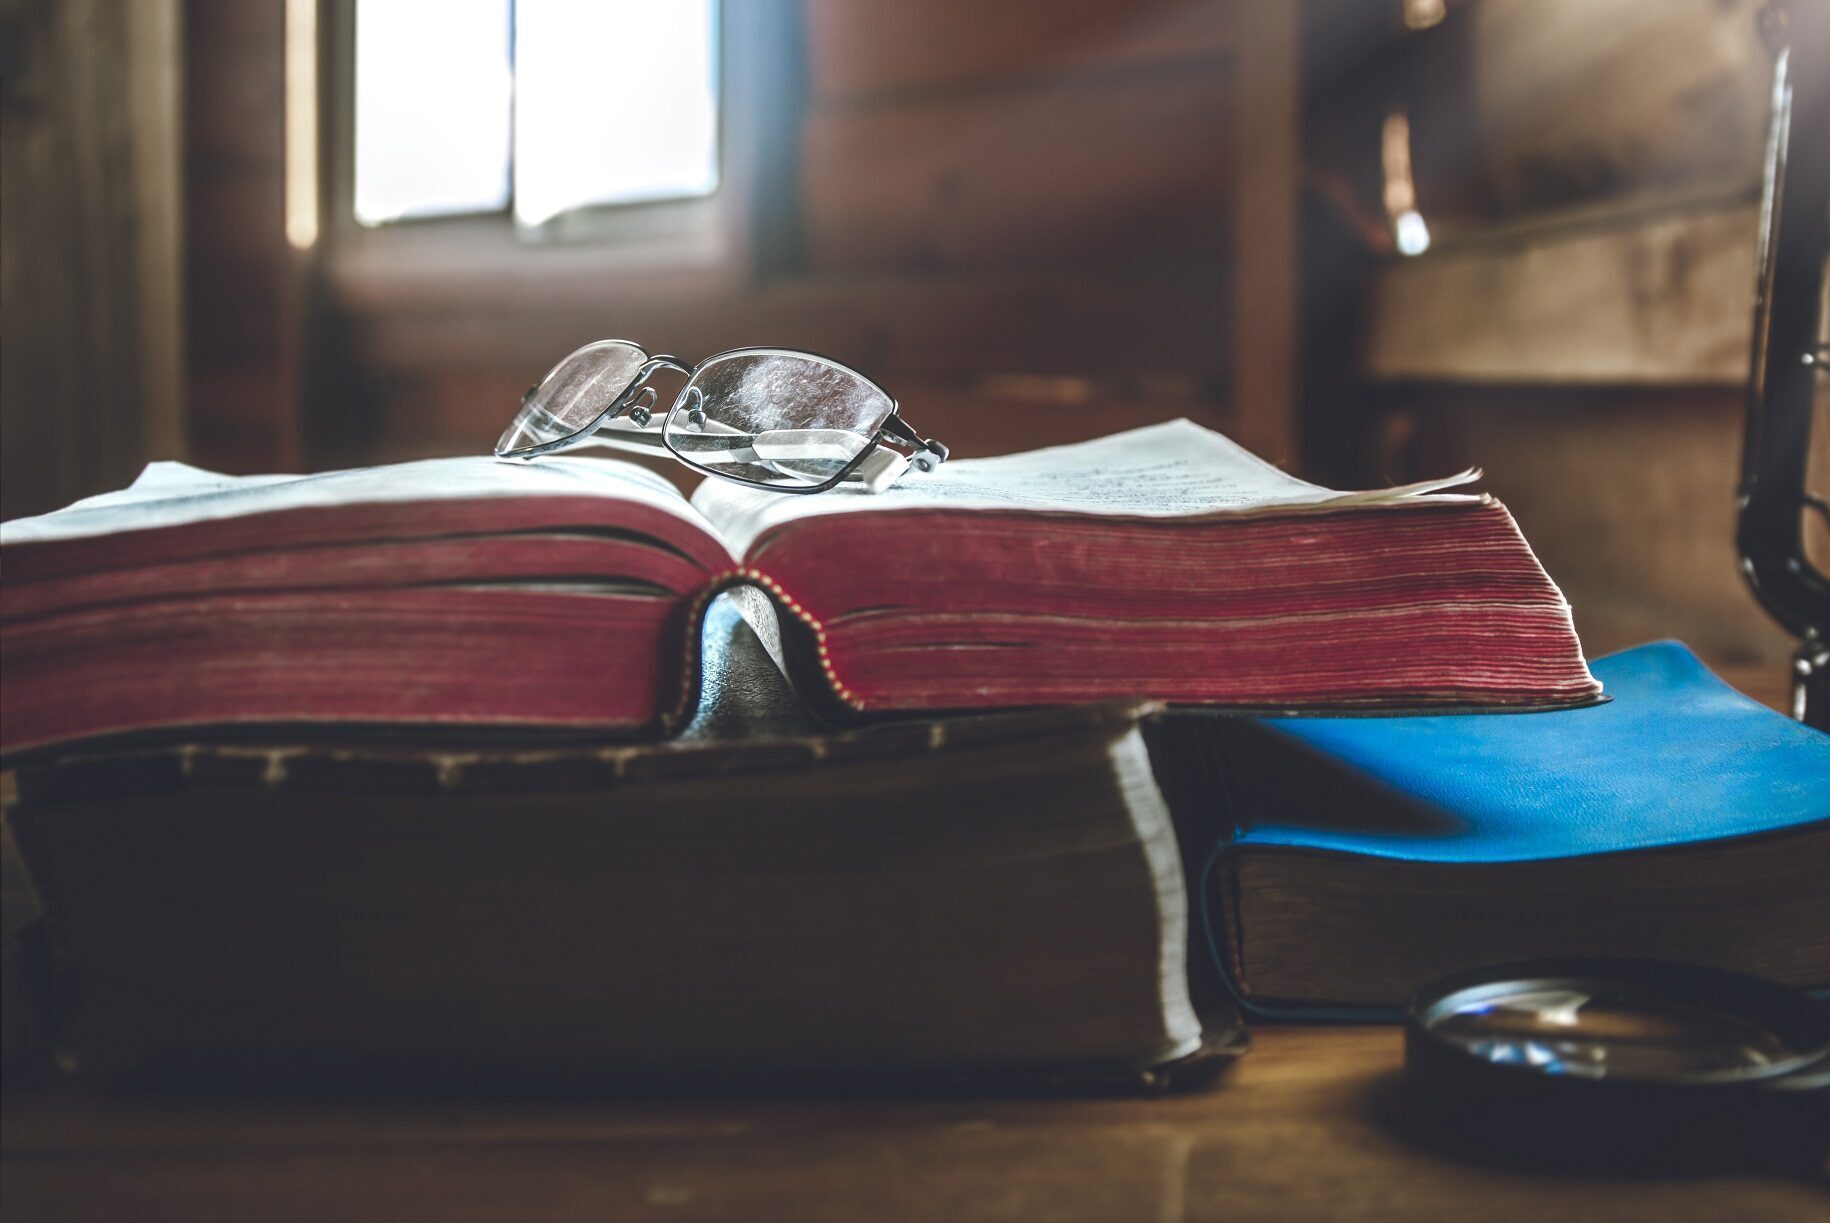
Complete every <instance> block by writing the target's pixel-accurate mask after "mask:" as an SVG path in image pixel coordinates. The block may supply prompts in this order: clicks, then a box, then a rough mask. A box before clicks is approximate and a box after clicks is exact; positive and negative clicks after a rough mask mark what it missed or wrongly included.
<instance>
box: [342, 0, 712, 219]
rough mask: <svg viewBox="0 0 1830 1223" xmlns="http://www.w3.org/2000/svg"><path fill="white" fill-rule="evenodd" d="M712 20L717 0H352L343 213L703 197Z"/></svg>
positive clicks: (525, 212)
mask: <svg viewBox="0 0 1830 1223" xmlns="http://www.w3.org/2000/svg"><path fill="white" fill-rule="evenodd" d="M717 25H718V4H717V0H671V2H669V3H653V2H652V0H357V3H356V16H355V181H354V199H353V204H354V212H355V217H356V220H357V222H358V223H360V224H362V225H365V226H378V225H385V224H388V223H390V222H394V221H401V220H406V219H411V218H420V217H437V216H455V215H464V214H477V213H505V212H509V213H512V214H513V216H514V219H515V222H516V223H517V225H519V226H522V227H527V228H538V227H540V226H543V225H546V224H548V223H549V222H552V221H554V220H556V219H558V218H561V217H564V216H567V215H569V214H573V213H576V212H578V211H580V210H583V209H589V208H597V207H603V206H609V205H619V204H635V203H644V202H650V201H658V200H673V199H685V198H692V197H698V196H705V195H709V194H711V193H712V192H713V191H714V190H716V189H717V186H718V136H719V133H718V63H717V35H718V30H717Z"/></svg>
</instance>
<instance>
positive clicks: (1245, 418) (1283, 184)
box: [1214, 4, 1302, 465]
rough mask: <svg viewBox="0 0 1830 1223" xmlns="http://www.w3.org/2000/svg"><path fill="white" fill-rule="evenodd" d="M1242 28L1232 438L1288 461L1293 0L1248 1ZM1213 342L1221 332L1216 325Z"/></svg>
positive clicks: (1297, 131)
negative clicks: (1283, 0) (1285, 0)
mask: <svg viewBox="0 0 1830 1223" xmlns="http://www.w3.org/2000/svg"><path fill="white" fill-rule="evenodd" d="M1239 37H1240V42H1241V44H1242V45H1246V46H1250V47H1251V48H1252V53H1251V54H1250V55H1245V56H1241V57H1240V60H1239V82H1238V86H1237V90H1238V92H1237V95H1236V96H1237V98H1238V105H1237V106H1236V107H1234V110H1233V120H1234V122H1235V123H1236V124H1237V125H1238V146H1239V168H1238V181H1239V183H1240V184H1241V190H1240V191H1239V194H1238V199H1237V201H1236V203H1235V205H1234V208H1233V211H1232V222H1233V225H1232V247H1233V263H1234V266H1235V267H1236V269H1237V277H1236V280H1235V288H1234V293H1235V295H1236V300H1237V306H1236V308H1235V310H1234V312H1233V316H1232V320H1231V322H1232V330H1231V332H1230V339H1231V342H1232V343H1231V347H1232V350H1233V352H1234V353H1235V354H1236V372H1235V375H1234V385H1233V401H1234V403H1235V405H1236V411H1235V420H1236V422H1237V432H1236V433H1235V434H1234V435H1233V438H1234V440H1235V441H1237V442H1239V443H1240V444H1241V445H1243V446H1245V447H1246V448H1247V449H1248V450H1251V451H1252V452H1253V453H1255V454H1258V455H1261V456H1263V457H1264V458H1266V459H1269V460H1270V461H1271V462H1273V463H1280V464H1284V465H1293V464H1295V463H1296V461H1297V459H1298V457H1299V456H1298V454H1297V442H1296V344H1297V341H1296V332H1297V294H1298V291H1299V282H1300V279H1301V276H1300V273H1299V269H1298V265H1297V240H1296V225H1297V212H1298V198H1297V187H1298V179H1299V177H1300V161H1299V159H1300V156H1301V149H1302V131H1301V117H1300V116H1301V104H1300V99H1299V96H1298V88H1297V85H1298V82H1297V77H1298V72H1299V67H1298V52H1299V46H1298V32H1297V11H1296V6H1295V5H1289V4H1257V5H1248V6H1247V7H1246V8H1245V9H1244V10H1243V11H1242V13H1241V16H1240V31H1239ZM1214 342H1215V343H1224V342H1225V341H1224V340H1223V339H1222V338H1221V333H1216V334H1215V337H1214Z"/></svg>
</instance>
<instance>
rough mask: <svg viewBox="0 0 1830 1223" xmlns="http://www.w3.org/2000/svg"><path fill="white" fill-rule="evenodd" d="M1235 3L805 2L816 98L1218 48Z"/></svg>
mask: <svg viewBox="0 0 1830 1223" xmlns="http://www.w3.org/2000/svg"><path fill="white" fill-rule="evenodd" d="M1237 7H1238V0H998V2H997V3H993V4H986V3H984V2H983V0H921V2H920V3H909V2H908V0H809V2H808V4H807V10H806V11H807V45H808V61H809V62H808V76H809V82H810V91H811V94H812V98H813V100H814V102H815V103H816V104H818V105H835V104H853V103H859V102H867V101H879V100H882V99H885V98H893V97H896V96H898V95H905V94H909V93H914V92H921V91H934V92H943V91H948V90H957V89H960V88H965V87H973V86H981V85H991V86H999V85H1004V84H1008V83H1011V82H1013V81H1019V80H1024V79H1030V78H1035V77H1047V76H1053V75H1058V74H1062V73H1084V72H1087V71H1089V70H1098V69H1110V68H1122V67H1130V66H1137V65H1151V64H1159V63H1163V62H1165V61H1171V60H1178V59H1187V58H1191V57H1193V58H1201V57H1209V56H1216V55H1221V54H1224V53H1225V52H1227V51H1228V50H1229V49H1230V48H1231V47H1232V45H1233V31H1232V26H1233V12H1234V10H1235V9H1236V8H1237Z"/></svg>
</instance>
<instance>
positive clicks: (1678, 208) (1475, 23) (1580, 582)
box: [1358, 0, 1830, 676]
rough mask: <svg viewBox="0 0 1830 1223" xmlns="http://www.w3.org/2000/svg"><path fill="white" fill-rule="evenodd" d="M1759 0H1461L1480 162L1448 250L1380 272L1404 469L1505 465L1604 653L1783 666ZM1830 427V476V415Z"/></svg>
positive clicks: (1505, 482)
mask: <svg viewBox="0 0 1830 1223" xmlns="http://www.w3.org/2000/svg"><path fill="white" fill-rule="evenodd" d="M1760 9H1761V5H1759V4H1758V3H1755V2H1754V0H1669V2H1668V3H1661V4H1659V5H1644V4H1640V3H1638V2H1637V0H1474V2H1473V3H1471V4H1469V5H1467V6H1466V7H1465V8H1462V9H1457V10H1452V11H1451V21H1457V20H1459V21H1460V22H1461V23H1462V29H1461V30H1460V31H1459V32H1458V33H1457V34H1455V35H1454V36H1453V37H1450V38H1449V39H1447V40H1446V42H1445V45H1446V46H1448V47H1451V48H1455V47H1459V48H1460V53H1461V54H1464V55H1466V56H1467V62H1466V63H1465V64H1464V65H1462V66H1461V67H1460V68H1459V69H1456V70H1455V71H1454V72H1453V73H1451V75H1454V76H1457V77H1459V78H1460V79H1462V80H1465V81H1466V82H1467V86H1468V88H1467V89H1466V91H1465V93H1464V94H1463V102H1464V104H1465V105H1466V108H1467V112H1466V114H1467V122H1468V123H1469V124H1470V125H1471V130H1470V131H1469V133H1468V143H1467V145H1466V146H1465V147H1467V148H1468V149H1471V150H1473V151H1474V152H1475V153H1476V156H1475V157H1474V158H1473V160H1472V161H1471V162H1470V163H1468V164H1466V165H1463V166H1461V167H1459V168H1460V169H1461V170H1462V171H1463V177H1464V182H1463V189H1462V190H1460V191H1459V192H1456V193H1455V201H1454V207H1452V208H1450V209H1449V210H1448V211H1447V213H1446V214H1444V213H1440V212H1439V213H1436V214H1435V215H1434V217H1433V220H1434V221H1435V222H1436V224H1435V225H1434V226H1433V227H1434V228H1435V229H1436V231H1437V233H1438V235H1439V237H1440V239H1441V241H1439V243H1438V245H1437V248H1436V249H1433V250H1432V251H1430V252H1429V253H1427V254H1425V255H1424V256H1422V257H1421V258H1417V259H1412V260H1400V259H1389V260H1387V261H1386V262H1385V263H1384V264H1383V266H1381V267H1380V268H1379V270H1378V271H1377V273H1376V274H1375V276H1374V278H1373V280H1372V282H1371V284H1370V285H1369V305H1368V310H1367V312H1366V315H1365V318H1364V327H1363V330H1362V334H1361V340H1362V347H1361V350H1360V360H1359V362H1358V366H1359V369H1360V371H1361V374H1362V376H1363V377H1364V378H1365V380H1366V381H1365V384H1364V396H1365V399H1364V402H1365V403H1366V404H1367V405H1369V407H1372V408H1373V410H1376V411H1378V412H1380V413H1381V414H1382V415H1383V426H1382V427H1383V429H1384V434H1385V437H1386V439H1387V440H1388V442H1389V443H1390V445H1389V446H1388V451H1387V453H1386V455H1385V461H1386V463H1387V465H1388V466H1389V467H1390V468H1392V469H1395V470H1397V471H1403V470H1405V469H1406V468H1407V467H1410V466H1418V465H1421V466H1424V467H1438V466H1443V465H1450V464H1459V463H1463V462H1474V463H1478V464H1480V465H1481V466H1483V467H1484V468H1485V469H1486V471H1487V474H1488V479H1487V486H1488V487H1489V488H1491V489H1492V490H1493V491H1494V492H1495V493H1496V494H1498V495H1499V496H1500V497H1501V498H1502V499H1504V500H1505V501H1507V503H1508V504H1509V505H1510V506H1511V507H1512V509H1513V511H1514V513H1515V515H1516V516H1517V517H1518V519H1519V522H1520V525H1521V526H1522V527H1523V528H1524V530H1525V532H1526V535H1527V537H1528V538H1529V539H1530V540H1531V541H1532V543H1533V545H1534V547H1536V549H1537V550H1538V553H1539V555H1540V557H1541V558H1542V559H1543V561H1544V563H1545V565H1546V567H1547V568H1548V569H1549V570H1550V572H1551V573H1552V575H1553V576H1554V577H1556V578H1557V580H1558V581H1559V582H1560V583H1561V584H1562V586H1563V588H1564V590H1565V593H1566V594H1568V595H1569V597H1570V599H1571V602H1572V603H1573V604H1574V605H1575V609H1576V622H1577V627H1578V629H1579V630H1581V632H1582V634H1583V638H1584V641H1585V643H1586V644H1587V645H1588V646H1589V648H1590V651H1591V652H1600V651H1606V650H1611V649H1616V648H1620V647H1622V646H1625V645H1628V644H1632V643H1634V642H1636V641H1643V640H1646V639H1648V638H1650V637H1657V636H1677V637H1680V638H1683V639H1685V640H1687V641H1689V642H1691V643H1692V644H1693V645H1695V646H1696V647H1698V648H1699V649H1700V650H1701V651H1702V652H1703V653H1704V654H1705V656H1706V657H1708V658H1709V659H1711V660H1712V661H1713V662H1715V663H1717V664H1718V665H1721V666H1725V667H1729V668H1734V667H1737V666H1741V665H1746V666H1751V667H1756V668H1763V669H1764V670H1765V671H1766V672H1767V673H1770V674H1772V675H1775V676H1777V675H1778V674H1779V673H1780V668H1782V667H1783V665H1784V662H1783V660H1784V656H1785V654H1786V651H1787V649H1788V643H1787V641H1786V638H1785V637H1784V635H1783V634H1782V633H1781V632H1780V631H1779V630H1778V628H1777V627H1776V626H1775V625H1774V624H1773V623H1772V622H1771V621H1770V620H1769V619H1768V618H1767V617H1766V616H1765V614H1764V613H1763V612H1762V611H1761V610H1760V609H1759V607H1758V606H1757V605H1756V604H1755V602H1754V600H1753V598H1752V596H1751V594H1750V593H1749V592H1748V590H1747V588H1746V586H1745V584H1744V583H1743V581H1742V579H1741V576H1740V573H1739V570H1738V566H1737V563H1736V555H1735V549H1734V543H1733V532H1734V525H1735V487H1736V481H1737V478H1738V475H1739V462H1740V454H1741V430H1742V411H1743V403H1744V389H1745V386H1746V382H1747V378H1748V354H1749V351H1750V344H1751V314H1752V303H1753V289H1754V269H1755V243H1756V234H1757V226H1758V208H1757V199H1758V190H1759V183H1758V175H1759V166H1760V162H1761V155H1762V152H1763V142H1764V134H1765V133H1764V129H1765V123H1766V100H1767V98H1768V96H1769V94H1770V81H1771V61H1770V59H1769V57H1768V52H1767V49H1766V47H1765V46H1764V44H1763V40H1762V36H1761V33H1760V31H1759V28H1758V20H1759V17H1760ZM1432 33H1435V32H1434V31H1433V32H1432ZM1421 70H1423V71H1426V72H1427V71H1429V70H1431V65H1428V64H1425V65H1423V66H1422V67H1421ZM1428 186H1429V184H1428V183H1424V184H1420V193H1421V200H1420V203H1421V206H1422V209H1423V211H1424V214H1425V216H1426V217H1432V197H1431V195H1430V194H1429V191H1428ZM1817 441H1818V443H1819V453H1818V455H1817V459H1818V465H1819V482H1820V486H1821V484H1822V482H1823V480H1824V479H1825V477H1826V476H1830V471H1826V470H1825V469H1826V468H1830V414H1824V415H1820V424H1819V427H1818V430H1817ZM1368 457H1369V458H1373V457H1374V456H1372V455H1369V456H1368ZM1374 461H1377V460H1376V459H1375V460H1374Z"/></svg>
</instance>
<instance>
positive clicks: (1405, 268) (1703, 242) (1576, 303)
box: [1363, 203, 1758, 386]
mask: <svg viewBox="0 0 1830 1223" xmlns="http://www.w3.org/2000/svg"><path fill="white" fill-rule="evenodd" d="M1757 226H1758V216H1757V210H1756V209H1755V207H1754V206H1753V205H1752V204H1748V203H1730V204H1717V205H1714V206H1708V207H1698V208H1690V209H1683V210H1678V211H1675V212H1669V213H1664V212H1661V213H1653V214H1650V215H1644V216H1639V217H1635V218H1623V219H1620V220H1616V221H1613V222H1609V223H1605V224H1595V225H1582V226H1578V227H1575V228H1573V229H1569V230H1566V229H1563V228H1552V229H1549V230H1547V231H1543V232H1535V233H1534V232H1526V233H1523V234H1519V235H1514V236H1505V237H1501V238H1498V239H1494V240H1489V241H1471V242H1467V243H1464V244H1461V245H1457V246H1454V247H1443V248H1439V249H1438V250H1436V251H1432V252H1431V253H1429V254H1428V255H1424V256H1422V257H1420V258H1416V259H1409V260H1402V261H1396V262H1392V263H1389V264H1387V265H1385V266H1384V267H1382V268H1381V269H1380V271H1379V273H1378V274H1377V276H1376V277H1375V279H1374V282H1373V286H1372V296H1371V305H1370V309H1369V311H1368V335H1367V341H1366V351H1365V355H1364V358H1363V365H1364V368H1365V371H1366V373H1367V374H1369V375H1370V376H1372V377H1375V378H1387V379H1428V380H1450V381H1466V382H1489V383H1521V384H1527V385H1535V384H1551V385H1555V384H1564V385H1568V384H1580V383H1590V384H1641V385H1658V384H1702V385H1714V386H1731V385H1734V386H1738V385H1741V384H1742V383H1744V382H1746V380H1747V368H1748V367H1747V362H1748V353H1749V350H1750V342H1751V339H1750V337H1751V334H1752V333H1751V327H1752V310H1753V306H1752V301H1753V288H1754V253H1755V240H1756V234H1757V232H1758V228H1757Z"/></svg>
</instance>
